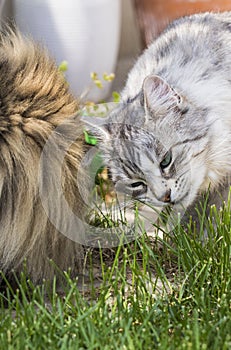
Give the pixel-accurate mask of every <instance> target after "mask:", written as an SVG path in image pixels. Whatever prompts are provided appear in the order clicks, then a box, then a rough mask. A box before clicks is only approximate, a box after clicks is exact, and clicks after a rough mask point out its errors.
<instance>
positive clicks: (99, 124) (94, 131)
mask: <svg viewBox="0 0 231 350" xmlns="http://www.w3.org/2000/svg"><path fill="white" fill-rule="evenodd" d="M81 121H82V122H83V124H84V127H85V130H86V131H87V132H88V133H89V134H90V135H92V136H95V137H96V138H98V139H100V140H107V139H109V138H110V137H109V132H108V129H107V122H106V119H105V118H99V117H87V116H82V117H81Z"/></svg>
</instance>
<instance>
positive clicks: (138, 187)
mask: <svg viewBox="0 0 231 350" xmlns="http://www.w3.org/2000/svg"><path fill="white" fill-rule="evenodd" d="M130 187H131V188H132V196H133V197H135V198H137V197H139V196H141V195H143V194H145V193H146V192H147V185H146V183H145V182H143V181H136V182H133V183H131V184H130Z"/></svg>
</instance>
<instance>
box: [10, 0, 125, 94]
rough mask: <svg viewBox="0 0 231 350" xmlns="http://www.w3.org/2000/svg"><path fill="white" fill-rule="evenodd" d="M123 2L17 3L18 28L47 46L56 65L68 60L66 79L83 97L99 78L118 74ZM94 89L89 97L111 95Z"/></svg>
mask: <svg viewBox="0 0 231 350" xmlns="http://www.w3.org/2000/svg"><path fill="white" fill-rule="evenodd" d="M120 1H121V0H33V1H32V0H14V1H13V10H14V17H15V20H16V24H17V26H18V27H19V28H20V30H21V31H22V32H23V33H25V34H32V36H33V37H34V38H35V39H36V40H39V41H42V42H43V43H45V44H46V46H47V47H48V49H49V51H50V52H51V54H52V55H53V56H54V57H55V58H56V61H57V64H59V63H60V62H62V61H63V60H66V61H68V71H67V73H66V77H67V80H68V82H69V83H70V86H71V89H72V92H73V93H74V94H75V95H81V94H82V93H83V91H84V90H85V89H87V88H88V87H89V86H90V84H91V78H90V73H91V72H96V73H98V75H99V77H100V76H101V75H102V74H103V73H104V72H107V73H112V72H114V71H115V64H116V60H117V55H118V48H119V40H120V27H121V8H120V5H121V3H120ZM105 86H106V89H103V90H100V89H98V88H97V87H94V88H93V90H91V91H90V93H89V96H88V98H89V99H91V100H94V101H97V100H100V99H103V98H105V97H106V96H107V94H108V92H109V84H108V83H107V84H105Z"/></svg>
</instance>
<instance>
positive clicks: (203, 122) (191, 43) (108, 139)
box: [85, 12, 231, 210]
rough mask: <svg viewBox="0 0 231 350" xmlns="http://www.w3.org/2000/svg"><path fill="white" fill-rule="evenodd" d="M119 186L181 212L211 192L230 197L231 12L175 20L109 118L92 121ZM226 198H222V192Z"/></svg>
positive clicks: (215, 197)
mask: <svg viewBox="0 0 231 350" xmlns="http://www.w3.org/2000/svg"><path fill="white" fill-rule="evenodd" d="M85 123H86V125H87V128H88V129H89V130H90V131H91V132H92V133H93V134H95V135H97V136H98V138H99V139H100V140H101V142H100V149H101V151H102V153H103V155H104V159H105V164H107V165H108V167H109V168H110V172H111V174H112V179H113V181H114V183H115V184H116V188H118V189H120V190H122V191H123V192H125V193H128V194H131V195H132V196H133V197H134V198H136V199H137V200H140V201H141V202H145V203H150V204H152V205H153V206H157V207H164V206H166V205H174V208H175V209H176V210H180V209H181V208H184V209H186V208H189V207H190V206H194V205H195V202H196V200H198V199H199V198H200V195H201V194H203V193H205V192H206V191H207V190H208V188H210V190H211V193H212V194H211V203H216V204H218V200H220V194H222V195H223V199H226V198H227V194H228V189H229V175H230V173H231V161H230V159H231V12H226V13H218V14H215V13H204V14H196V15H193V16H190V17H185V18H181V19H179V20H177V21H175V22H173V23H172V24H171V25H170V26H169V27H168V28H167V29H166V30H165V31H164V32H163V34H162V35H161V36H160V37H159V38H158V39H157V40H156V41H154V42H153V44H152V45H150V47H149V48H148V49H147V50H146V51H145V52H144V53H143V54H142V55H141V57H140V58H139V59H138V61H137V62H136V64H135V66H134V68H133V69H132V70H131V72H130V74H129V76H128V80H127V84H126V86H125V88H124V90H123V92H122V103H120V104H119V105H118V106H117V107H116V108H115V109H114V110H113V111H112V112H111V113H110V115H109V116H108V118H106V119H100V118H98V119H97V118H90V117H88V118H85ZM216 193H218V194H216Z"/></svg>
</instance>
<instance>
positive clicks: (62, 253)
mask: <svg viewBox="0 0 231 350" xmlns="http://www.w3.org/2000/svg"><path fill="white" fill-rule="evenodd" d="M77 111H78V102H77V101H76V99H75V98H74V97H73V96H72V95H71V93H70V92H69V88H68V84H67V83H66V81H65V79H64V77H63V74H62V73H60V72H59V70H58V69H57V67H56V65H55V62H54V61H53V59H52V58H50V56H49V54H48V53H47V52H46V50H45V49H43V48H41V47H40V46H39V45H37V44H35V43H34V42H33V41H32V40H30V39H27V38H24V37H23V36H22V35H20V34H19V33H15V32H11V31H9V30H7V31H6V32H5V33H4V34H1V39H0V196H1V200H0V269H1V270H2V271H3V272H4V274H5V275H6V276H7V277H10V276H11V272H12V270H14V272H15V273H16V274H17V273H18V272H20V271H21V270H22V268H23V267H24V262H25V261H26V270H27V274H28V276H29V277H30V278H31V279H32V281H33V282H34V283H39V282H41V281H42V280H43V279H49V280H51V279H52V278H53V276H54V274H55V271H56V268H55V267H54V264H51V263H50V259H52V260H53V261H54V263H55V265H57V266H58V268H59V269H60V270H67V269H68V268H71V271H72V274H73V275H76V274H77V273H78V272H79V270H80V267H81V263H82V258H83V248H82V246H81V245H80V244H78V243H76V242H74V241H73V240H72V239H70V238H67V237H66V236H65V232H63V233H64V234H62V233H60V232H59V230H58V229H57V228H56V227H58V226H59V223H61V225H62V231H64V230H65V228H66V229H67V230H69V227H68V225H69V222H68V216H67V215H66V214H67V213H66V211H65V208H63V207H62V205H61V204H60V203H61V202H60V201H59V200H56V197H55V196H54V194H53V193H51V192H52V191H54V188H53V189H52V181H53V180H55V177H56V174H55V172H56V168H57V169H58V167H60V163H59V159H58V154H57V151H59V150H60V149H64V150H67V152H66V153H65V157H64V159H63V161H62V189H63V194H64V196H65V198H66V200H67V203H68V204H69V208H71V210H73V211H74V212H75V213H78V214H80V213H81V212H82V209H83V204H82V203H81V199H80V197H81V196H80V194H79V190H78V186H77V182H78V181H77V180H78V179H77V177H78V175H77V174H78V168H79V164H80V161H81V157H82V156H83V153H84V147H85V146H84V141H83V138H82V136H81V134H82V126H81V124H80V121H79V118H78V116H76V112H77ZM59 126H62V127H59ZM57 127H59V128H58V129H57V130H58V131H56V128H57ZM76 129H78V130H79V133H78V134H79V137H78V138H77V139H76V132H75V130H76ZM50 135H53V136H54V138H55V146H56V147H54V148H52V147H50V148H49V150H48V149H47V150H46V153H45V158H44V159H46V164H49V171H47V173H45V174H42V177H41V174H40V176H39V171H40V158H41V154H42V152H43V156H44V146H45V144H46V142H47V140H48V138H49V136H50ZM73 140H74V142H73ZM70 142H71V147H70V146H69V145H70ZM45 170H46V169H45ZM41 184H42V185H41ZM41 187H42V192H43V202H44V198H45V196H44V194H45V195H46V196H47V198H50V202H49V203H50V204H51V206H52V212H53V213H55V214H56V222H55V225H53V224H52V223H51V222H50V220H49V217H48V216H49V215H47V208H45V209H46V210H44V203H42V200H41V193H40V192H41ZM53 187H54V186H53ZM55 226H56V227H55ZM77 229H78V228H76V230H77ZM69 236H70V235H69ZM76 241H78V240H76Z"/></svg>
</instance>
